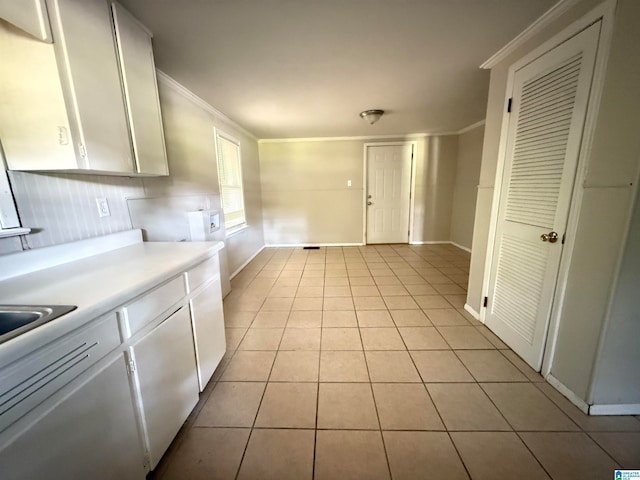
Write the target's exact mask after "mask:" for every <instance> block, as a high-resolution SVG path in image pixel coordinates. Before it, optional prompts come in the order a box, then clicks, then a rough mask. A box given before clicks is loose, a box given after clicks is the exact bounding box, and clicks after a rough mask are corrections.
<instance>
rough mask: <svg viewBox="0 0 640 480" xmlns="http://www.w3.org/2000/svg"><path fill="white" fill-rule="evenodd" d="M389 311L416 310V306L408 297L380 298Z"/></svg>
mask: <svg viewBox="0 0 640 480" xmlns="http://www.w3.org/2000/svg"><path fill="white" fill-rule="evenodd" d="M382 298H383V300H384V303H385V304H386V305H387V308H388V309H389V310H418V309H419V307H418V304H417V303H416V302H415V301H414V300H413V298H412V297H410V296H405V295H403V296H386V297H382Z"/></svg>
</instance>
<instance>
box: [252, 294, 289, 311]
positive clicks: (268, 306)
mask: <svg viewBox="0 0 640 480" xmlns="http://www.w3.org/2000/svg"><path fill="white" fill-rule="evenodd" d="M292 304H293V298H277V297H276V298H272V297H269V298H267V299H266V300H265V301H264V303H263V304H262V308H260V311H261V312H288V311H289V310H291V305H292Z"/></svg>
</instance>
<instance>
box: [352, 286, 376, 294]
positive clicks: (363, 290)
mask: <svg viewBox="0 0 640 480" xmlns="http://www.w3.org/2000/svg"><path fill="white" fill-rule="evenodd" d="M351 294H352V295H353V296H354V297H379V296H380V291H379V290H378V287H376V286H375V285H353V284H352V285H351Z"/></svg>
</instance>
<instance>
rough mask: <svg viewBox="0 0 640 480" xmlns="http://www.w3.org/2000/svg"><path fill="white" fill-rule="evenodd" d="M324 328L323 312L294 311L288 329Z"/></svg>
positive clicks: (290, 316)
mask: <svg viewBox="0 0 640 480" xmlns="http://www.w3.org/2000/svg"><path fill="white" fill-rule="evenodd" d="M321 326H322V310H292V311H291V313H290V314H289V320H288V321H287V328H319V327H321Z"/></svg>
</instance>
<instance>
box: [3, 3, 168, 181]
mask: <svg viewBox="0 0 640 480" xmlns="http://www.w3.org/2000/svg"><path fill="white" fill-rule="evenodd" d="M47 7H48V8H47V9H48V12H49V18H50V22H51V31H52V35H53V45H49V44H46V43H43V42H40V41H37V40H35V39H34V38H33V37H30V36H27V35H24V34H23V33H22V32H21V31H20V30H18V29H16V28H13V27H12V26H11V25H8V24H7V23H5V22H0V57H2V59H3V62H2V64H1V65H0V70H1V71H0V97H1V98H0V102H1V103H2V104H3V107H4V108H2V109H0V141H1V142H2V147H3V149H4V153H5V158H6V161H7V165H8V167H9V169H11V170H24V171H67V172H74V171H75V172H86V173H102V174H111V175H127V176H134V175H167V174H168V170H167V161H166V154H165V149H164V139H163V134H162V121H161V118H160V107H159V103H158V91H157V83H156V79H155V67H154V66H153V53H152V50H151V41H150V36H149V34H148V33H147V32H146V30H145V29H144V28H143V27H142V26H140V25H139V24H138V23H137V21H136V20H135V19H133V17H131V16H130V15H129V14H128V13H127V12H125V11H124V10H123V9H122V7H119V6H118V7H117V11H116V12H114V13H115V15H116V17H115V19H114V17H113V16H112V6H111V4H110V2H107V0H47ZM116 19H117V20H116ZM114 20H116V21H117V22H118V27H117V28H114ZM134 27H137V30H136V29H135V28H134ZM116 30H118V32H119V34H120V37H119V38H118V39H117V40H118V42H116V37H115V35H116ZM143 51H144V52H143ZM5 60H6V61H5Z"/></svg>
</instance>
